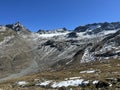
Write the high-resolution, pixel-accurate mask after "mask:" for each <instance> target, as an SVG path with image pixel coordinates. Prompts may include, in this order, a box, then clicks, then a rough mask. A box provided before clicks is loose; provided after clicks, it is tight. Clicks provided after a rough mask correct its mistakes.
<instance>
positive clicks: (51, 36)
mask: <svg viewBox="0 0 120 90" xmlns="http://www.w3.org/2000/svg"><path fill="white" fill-rule="evenodd" d="M0 90H120V22H112V23H109V22H104V23H93V24H87V25H85V26H78V27H76V28H75V29H74V30H68V29H67V28H65V27H64V28H59V29H55V30H41V29H40V30H38V32H36V33H35V32H31V31H30V30H29V29H27V28H26V27H25V26H24V25H22V24H21V23H20V22H17V23H15V24H7V25H0Z"/></svg>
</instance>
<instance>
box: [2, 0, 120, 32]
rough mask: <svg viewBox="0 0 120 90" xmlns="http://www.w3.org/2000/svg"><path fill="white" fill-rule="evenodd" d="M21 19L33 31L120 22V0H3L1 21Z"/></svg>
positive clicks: (6, 22)
mask: <svg viewBox="0 0 120 90" xmlns="http://www.w3.org/2000/svg"><path fill="white" fill-rule="evenodd" d="M17 21H20V22H21V23H22V24H24V25H25V26H26V27H27V28H29V29H30V30H32V31H37V30H38V29H45V30H48V29H56V28H62V27H66V28H68V29H74V28H75V27H77V26H79V25H85V24H88V23H94V22H105V21H108V22H112V21H120V0H0V24H1V25H4V24H9V23H15V22H17Z"/></svg>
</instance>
